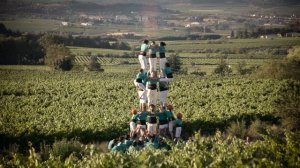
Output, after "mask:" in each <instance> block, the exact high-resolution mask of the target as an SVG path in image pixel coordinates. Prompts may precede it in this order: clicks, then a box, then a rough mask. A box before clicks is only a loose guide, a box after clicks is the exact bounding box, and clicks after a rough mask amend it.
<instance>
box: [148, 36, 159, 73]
mask: <svg viewBox="0 0 300 168" xmlns="http://www.w3.org/2000/svg"><path fill="white" fill-rule="evenodd" d="M157 51H158V46H157V45H156V44H155V41H152V42H151V44H150V46H149V66H150V72H153V71H156V63H157V58H156V53H157Z"/></svg>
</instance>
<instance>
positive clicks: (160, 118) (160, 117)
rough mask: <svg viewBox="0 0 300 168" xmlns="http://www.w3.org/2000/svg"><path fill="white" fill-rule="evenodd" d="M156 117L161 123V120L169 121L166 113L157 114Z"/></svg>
mask: <svg viewBox="0 0 300 168" xmlns="http://www.w3.org/2000/svg"><path fill="white" fill-rule="evenodd" d="M156 115H157V116H158V119H159V120H160V121H161V120H167V119H168V116H167V113H166V111H161V112H158V113H156Z"/></svg>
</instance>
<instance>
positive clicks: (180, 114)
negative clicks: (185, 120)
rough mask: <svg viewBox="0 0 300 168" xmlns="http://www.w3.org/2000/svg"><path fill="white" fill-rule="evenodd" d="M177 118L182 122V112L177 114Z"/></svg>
mask: <svg viewBox="0 0 300 168" xmlns="http://www.w3.org/2000/svg"><path fill="white" fill-rule="evenodd" d="M176 117H177V118H178V119H180V120H181V119H182V113H180V112H179V113H177V114H176Z"/></svg>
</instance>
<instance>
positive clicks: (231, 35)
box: [230, 30, 234, 38]
mask: <svg viewBox="0 0 300 168" xmlns="http://www.w3.org/2000/svg"><path fill="white" fill-rule="evenodd" d="M230 37H231V38H234V31H233V30H231V33H230Z"/></svg>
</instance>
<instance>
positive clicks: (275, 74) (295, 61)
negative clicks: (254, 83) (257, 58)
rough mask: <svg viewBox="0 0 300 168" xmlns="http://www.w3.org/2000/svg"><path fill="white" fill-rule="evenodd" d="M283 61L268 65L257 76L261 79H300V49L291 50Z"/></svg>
mask: <svg viewBox="0 0 300 168" xmlns="http://www.w3.org/2000/svg"><path fill="white" fill-rule="evenodd" d="M288 52H289V54H288V55H287V57H286V58H285V59H283V60H279V61H274V60H272V61H271V62H268V63H266V64H265V65H264V66H262V68H261V69H260V71H259V72H258V73H257V74H256V75H257V76H258V77H261V78H275V79H297V80H299V79H300V47H299V46H296V47H294V48H292V49H290V50H289V51H288Z"/></svg>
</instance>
